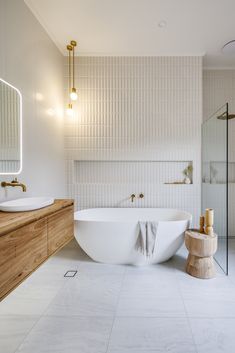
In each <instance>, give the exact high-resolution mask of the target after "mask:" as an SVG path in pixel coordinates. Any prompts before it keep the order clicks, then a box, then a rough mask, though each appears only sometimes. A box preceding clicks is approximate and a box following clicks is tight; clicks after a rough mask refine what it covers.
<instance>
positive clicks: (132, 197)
mask: <svg viewBox="0 0 235 353" xmlns="http://www.w3.org/2000/svg"><path fill="white" fill-rule="evenodd" d="M134 198H135V194H131V197H130V199H131V202H134Z"/></svg>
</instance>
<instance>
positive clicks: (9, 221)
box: [0, 199, 74, 236]
mask: <svg viewBox="0 0 235 353" xmlns="http://www.w3.org/2000/svg"><path fill="white" fill-rule="evenodd" d="M73 203H74V202H73V200H71V199H61V200H55V202H54V203H53V205H50V206H47V207H44V208H40V209H38V210H34V211H26V212H2V211H0V236H2V235H4V234H7V233H10V232H12V231H14V230H16V229H18V228H21V227H23V226H25V225H27V224H30V223H32V222H34V221H37V220H39V219H41V218H44V217H46V216H49V215H51V214H53V213H55V212H57V211H59V210H62V209H63V208H65V207H68V206H71V205H73Z"/></svg>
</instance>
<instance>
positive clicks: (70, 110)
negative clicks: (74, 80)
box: [66, 44, 73, 116]
mask: <svg viewBox="0 0 235 353" xmlns="http://www.w3.org/2000/svg"><path fill="white" fill-rule="evenodd" d="M67 50H68V52H69V55H68V64H69V79H68V83H69V103H68V105H67V110H66V113H67V115H69V116H72V115H73V105H72V103H71V99H70V92H71V52H72V51H73V47H72V45H70V44H69V45H67Z"/></svg>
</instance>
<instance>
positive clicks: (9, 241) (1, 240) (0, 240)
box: [0, 234, 16, 266]
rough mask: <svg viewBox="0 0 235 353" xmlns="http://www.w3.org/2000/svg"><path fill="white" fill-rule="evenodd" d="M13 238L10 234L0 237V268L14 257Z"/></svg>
mask: <svg viewBox="0 0 235 353" xmlns="http://www.w3.org/2000/svg"><path fill="white" fill-rule="evenodd" d="M15 248H16V247H15V238H14V237H13V236H12V234H7V235H5V236H4V237H0V266H2V264H4V263H5V262H6V261H9V260H11V259H13V258H14V257H15V253H16V251H15V250H16V249H15Z"/></svg>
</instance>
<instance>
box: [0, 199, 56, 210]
mask: <svg viewBox="0 0 235 353" xmlns="http://www.w3.org/2000/svg"><path fill="white" fill-rule="evenodd" d="M53 203H54V199H53V198H52V197H27V198H23V199H16V200H11V201H6V202H2V203H0V211H4V212H23V211H32V210H37V209H39V208H43V207H46V206H49V205H52V204H53Z"/></svg>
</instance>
